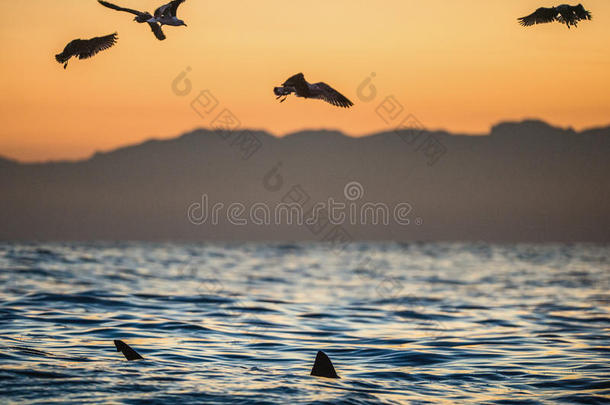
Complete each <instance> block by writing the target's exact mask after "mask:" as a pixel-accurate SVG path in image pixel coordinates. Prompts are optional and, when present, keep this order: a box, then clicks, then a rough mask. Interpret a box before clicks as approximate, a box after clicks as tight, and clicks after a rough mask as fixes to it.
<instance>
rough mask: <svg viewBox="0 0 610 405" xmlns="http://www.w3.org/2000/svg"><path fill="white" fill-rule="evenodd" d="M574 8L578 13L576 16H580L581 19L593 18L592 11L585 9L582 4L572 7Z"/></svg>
mask: <svg viewBox="0 0 610 405" xmlns="http://www.w3.org/2000/svg"><path fill="white" fill-rule="evenodd" d="M572 10H573V11H574V14H576V17H578V18H579V19H581V20H590V19H591V12H590V11H588V10H585V8H584V7H583V5H582V4H579V5H577V6H574V7H572Z"/></svg>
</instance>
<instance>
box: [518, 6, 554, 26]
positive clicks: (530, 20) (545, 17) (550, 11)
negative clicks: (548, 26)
mask: <svg viewBox="0 0 610 405" xmlns="http://www.w3.org/2000/svg"><path fill="white" fill-rule="evenodd" d="M556 17H557V9H556V8H555V7H550V8H547V7H540V8H539V9H538V10H536V11H534V12H533V13H532V14H530V15H528V16H526V17H521V18H519V19H518V20H519V24H521V25H523V26H524V27H529V26H531V25H534V24H544V23H550V22H553V21H555V20H556Z"/></svg>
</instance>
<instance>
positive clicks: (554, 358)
mask: <svg viewBox="0 0 610 405" xmlns="http://www.w3.org/2000/svg"><path fill="white" fill-rule="evenodd" d="M609 280H610V248H609V247H607V246H594V245H569V246H564V245H545V246H534V245H517V246H495V245H485V244H409V245H399V244H358V245H350V246H347V247H343V248H340V247H337V248H336V249H332V248H331V247H330V246H325V245H317V244H302V245H272V244H246V245H175V244H138V243H127V244H110V243H107V244H101V243H98V244H68V243H65V244H44V245H41V244H1V245H0V328H1V331H0V402H22V403H30V402H31V403H34V402H40V403H49V402H63V401H75V402H115V403H129V404H135V403H151V402H156V403H163V404H170V403H188V402H191V403H286V404H288V403H350V404H366V403H380V402H381V403H412V402H414V403H502V404H507V403H524V402H525V403H549V404H551V403H560V402H566V403H603V402H607V401H608V398H609V396H610V361H609V360H610V337H609V333H608V332H609V331H610V316H609V311H610V293H609V287H610V281H609ZM113 339H123V340H125V341H126V342H127V343H129V344H131V345H132V346H133V347H134V348H136V349H137V350H139V351H140V353H141V354H142V355H143V356H144V357H145V360H144V361H139V362H127V361H126V360H125V359H124V358H123V357H122V355H121V354H120V353H117V352H116V351H115V349H114V345H113V342H112V341H113ZM318 350H324V351H325V352H326V353H328V354H329V355H330V357H331V359H333V362H334V364H335V367H336V368H337V371H338V373H339V375H340V376H341V379H339V380H332V379H325V378H316V377H311V376H309V372H310V369H311V366H312V362H313V359H314V358H315V355H316V352H317V351H318Z"/></svg>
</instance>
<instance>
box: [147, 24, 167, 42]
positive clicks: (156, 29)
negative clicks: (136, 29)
mask: <svg viewBox="0 0 610 405" xmlns="http://www.w3.org/2000/svg"><path fill="white" fill-rule="evenodd" d="M148 25H150V29H151V30H152V32H153V34H155V37H157V39H158V40H159V41H163V40H164V39H165V34H164V33H163V30H162V29H161V26H160V25H159V24H158V23H153V22H149V23H148Z"/></svg>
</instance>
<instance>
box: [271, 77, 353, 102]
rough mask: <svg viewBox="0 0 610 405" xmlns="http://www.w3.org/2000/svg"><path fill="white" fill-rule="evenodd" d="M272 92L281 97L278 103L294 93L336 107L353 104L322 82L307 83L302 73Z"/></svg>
mask: <svg viewBox="0 0 610 405" xmlns="http://www.w3.org/2000/svg"><path fill="white" fill-rule="evenodd" d="M273 93H275V95H276V96H277V97H276V99H279V98H282V97H283V98H282V100H280V103H282V102H284V101H285V100H286V98H287V97H288V95H290V94H292V93H294V94H295V95H296V96H297V97H303V98H316V99H318V100H324V101H326V102H327V103H330V104H332V105H335V106H337V107H344V108H349V107H351V106H353V105H354V103H352V102H351V101H349V100H348V99H347V97H345V96H344V95H343V94H341V93H339V92H338V91H337V90H335V89H333V88H332V87H330V86H329V85H328V84H326V83H324V82H320V83H313V84H312V83H308V82H307V80H305V76H303V73H298V74H296V75H294V76H292V77H290V78H289V79H288V80H286V81H285V82H284V84H282V86H281V87H275V88H274V89H273Z"/></svg>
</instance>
